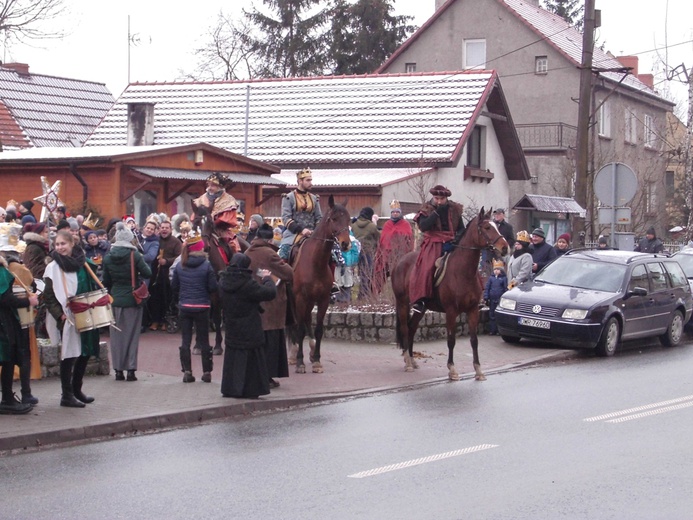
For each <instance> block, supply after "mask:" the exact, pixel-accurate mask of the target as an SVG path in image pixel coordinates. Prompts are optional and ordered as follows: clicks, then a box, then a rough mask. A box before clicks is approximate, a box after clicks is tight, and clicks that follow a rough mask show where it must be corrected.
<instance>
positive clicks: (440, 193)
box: [428, 184, 452, 197]
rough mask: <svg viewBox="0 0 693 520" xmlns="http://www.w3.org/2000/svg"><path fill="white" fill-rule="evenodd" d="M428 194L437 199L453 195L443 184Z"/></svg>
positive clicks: (434, 187)
mask: <svg viewBox="0 0 693 520" xmlns="http://www.w3.org/2000/svg"><path fill="white" fill-rule="evenodd" d="M428 192H429V193H430V194H431V195H433V196H435V197H449V196H450V195H452V192H451V191H450V190H449V189H447V188H446V187H445V186H443V185H442V184H438V185H437V186H433V187H432V188H431V189H430V190H428Z"/></svg>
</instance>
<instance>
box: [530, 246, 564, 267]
mask: <svg viewBox="0 0 693 520" xmlns="http://www.w3.org/2000/svg"><path fill="white" fill-rule="evenodd" d="M556 258H558V255H556V250H555V249H554V247H553V246H552V245H550V244H548V243H547V242H546V241H543V242H540V243H539V244H534V250H533V251H532V262H533V263H535V264H537V270H536V271H535V272H536V273H538V272H539V271H541V270H542V269H543V268H544V267H545V266H547V265H549V264H550V263H551V262H553V261H554V260H555V259H556Z"/></svg>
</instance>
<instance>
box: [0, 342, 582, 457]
mask: <svg viewBox="0 0 693 520" xmlns="http://www.w3.org/2000/svg"><path fill="white" fill-rule="evenodd" d="M576 355H577V352H573V351H567V352H552V353H548V354H542V355H539V356H535V357H534V358H530V359H526V360H523V361H521V362H516V363H510V364H508V365H504V366H502V367H498V368H494V369H490V370H488V371H486V372H485V373H486V374H487V375H488V374H499V373H503V372H509V371H512V370H518V369H522V368H526V367H528V366H530V365H537V364H543V363H549V362H553V361H560V360H564V359H570V358H573V357H575V356H576ZM474 377H475V373H474V372H473V371H472V372H466V373H464V374H461V375H460V380H461V381H462V380H473V379H474ZM447 382H451V381H449V379H448V378H447V376H443V377H437V378H433V379H428V380H425V381H418V382H415V383H410V384H404V385H402V384H399V385H391V386H383V387H375V388H366V389H361V390H353V391H344V392H335V393H325V394H315V395H308V396H302V397H287V398H276V399H272V398H267V399H257V400H250V399H246V400H243V401H236V402H232V403H228V404H219V405H211V406H203V407H200V408H188V409H185V410H178V411H175V412H170V413H163V414H160V415H151V416H144V417H134V418H130V419H123V420H117V421H111V422H107V423H101V424H93V425H88V426H84V427H79V428H64V429H60V430H49V431H45V432H40V433H30V434H21V435H15V436H12V437H6V438H3V439H2V445H3V449H2V450H1V451H0V456H2V455H7V454H16V453H29V452H32V451H37V450H42V449H50V448H55V447H59V446H69V445H78V444H82V443H85V442H87V441H104V440H110V439H114V438H119V437H127V436H136V435H148V434H153V433H159V432H162V431H166V430H171V429H175V428H181V427H188V426H195V425H199V424H203V423H208V422H212V421H217V420H223V419H230V418H237V417H246V416H250V415H253V414H258V413H267V412H278V411H283V410H288V409H292V408H300V407H306V406H312V405H321V404H326V403H332V402H338V401H340V400H344V399H357V398H361V397H366V396H370V395H373V394H380V393H391V392H400V391H407V390H414V389H416V388H423V387H426V386H432V385H435V384H441V383H447Z"/></svg>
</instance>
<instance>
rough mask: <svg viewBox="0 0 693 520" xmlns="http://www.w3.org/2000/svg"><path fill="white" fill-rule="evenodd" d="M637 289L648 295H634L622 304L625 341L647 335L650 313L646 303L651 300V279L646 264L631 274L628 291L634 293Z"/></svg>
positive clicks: (635, 268)
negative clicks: (643, 290) (644, 291)
mask: <svg viewBox="0 0 693 520" xmlns="http://www.w3.org/2000/svg"><path fill="white" fill-rule="evenodd" d="M636 287H640V288H642V289H645V290H646V291H647V292H648V294H647V295H646V296H638V295H633V296H630V297H629V298H626V299H624V300H623V301H622V302H621V310H622V311H623V333H622V337H623V338H624V339H625V338H635V337H639V336H643V335H645V334H646V333H647V332H646V331H647V329H648V324H647V320H648V318H649V311H648V306H647V305H646V302H648V301H649V298H650V295H649V292H650V279H649V275H648V273H647V269H646V268H645V264H639V265H636V266H634V267H633V270H632V271H631V273H630V280H629V281H628V291H632V290H633V289H635V288H636Z"/></svg>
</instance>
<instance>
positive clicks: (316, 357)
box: [310, 299, 329, 374]
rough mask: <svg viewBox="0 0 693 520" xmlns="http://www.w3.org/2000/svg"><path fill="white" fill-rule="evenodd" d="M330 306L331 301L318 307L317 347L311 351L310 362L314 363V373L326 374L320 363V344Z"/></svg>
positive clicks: (315, 331)
mask: <svg viewBox="0 0 693 520" xmlns="http://www.w3.org/2000/svg"><path fill="white" fill-rule="evenodd" d="M328 305H329V299H328V300H327V301H326V302H324V303H320V304H319V305H318V312H317V316H316V320H315V329H314V331H313V332H314V335H315V347H314V348H311V350H310V361H311V362H312V363H313V373H314V374H322V373H323V372H324V370H323V368H322V363H320V342H321V341H322V334H323V321H324V320H325V314H326V313H327V306H328Z"/></svg>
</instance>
